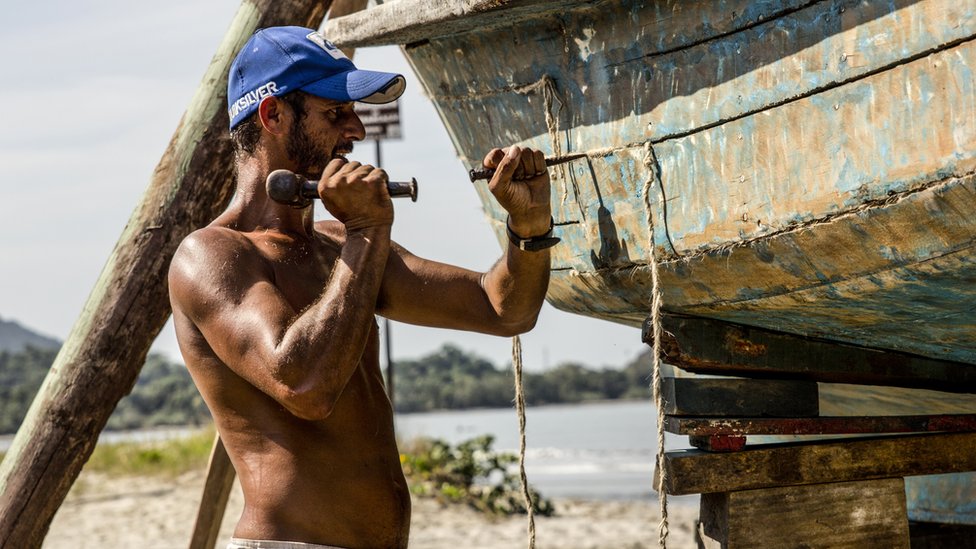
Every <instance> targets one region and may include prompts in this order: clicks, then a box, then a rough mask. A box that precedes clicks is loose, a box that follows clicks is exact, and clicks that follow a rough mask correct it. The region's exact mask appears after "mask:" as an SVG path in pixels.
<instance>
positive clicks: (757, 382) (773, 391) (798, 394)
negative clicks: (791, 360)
mask: <svg viewBox="0 0 976 549" xmlns="http://www.w3.org/2000/svg"><path fill="white" fill-rule="evenodd" d="M662 381H663V383H662V386H661V389H662V391H661V392H662V396H663V398H664V413H666V414H668V415H672V416H720V417H729V416H732V417H815V416H817V415H818V414H819V413H820V399H819V391H818V390H817V384H816V383H815V382H813V381H789V380H778V379H733V378H725V379H718V378H680V377H679V378H674V377H667V378H664V379H663V380H662Z"/></svg>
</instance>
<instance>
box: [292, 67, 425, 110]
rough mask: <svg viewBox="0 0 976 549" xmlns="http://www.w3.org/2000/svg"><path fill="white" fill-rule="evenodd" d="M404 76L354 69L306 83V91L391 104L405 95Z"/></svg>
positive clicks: (340, 98)
mask: <svg viewBox="0 0 976 549" xmlns="http://www.w3.org/2000/svg"><path fill="white" fill-rule="evenodd" d="M406 87H407V81H406V79H404V78H403V75H400V74H394V73H390V72H377V71H366V70H360V69H354V70H351V71H346V72H344V73H340V74H336V75H333V76H330V77H328V78H323V79H321V80H316V81H315V82H311V83H308V84H305V85H304V86H302V87H301V88H299V89H301V90H302V91H304V92H306V93H310V94H312V95H315V96H318V97H324V98H326V99H335V100H336V101H362V102H363V103H389V102H390V101H393V100H395V99H396V98H398V97H400V95H402V94H403V90H404V89H405V88H406Z"/></svg>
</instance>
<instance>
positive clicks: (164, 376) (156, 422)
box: [0, 347, 210, 434]
mask: <svg viewBox="0 0 976 549" xmlns="http://www.w3.org/2000/svg"><path fill="white" fill-rule="evenodd" d="M57 354H58V351H57V349H36V348H32V347H28V348H27V349H26V350H24V351H20V352H11V351H2V352H0V434H11V433H14V432H16V431H17V428H18V427H19V426H20V423H21V422H22V421H23V420H24V416H26V415H27V409H28V407H30V404H31V401H32V400H33V399H34V395H35V394H37V390H38V389H39V388H40V386H41V382H43V381H44V376H46V375H47V372H48V370H49V369H50V368H51V364H53V363H54V357H55V356H57ZM209 420H210V412H209V411H208V410H207V406H206V404H204V402H203V398H202V397H201V396H200V393H199V392H198V391H197V388H196V386H194V385H193V380H192V379H190V375H189V373H188V372H187V371H186V367H184V366H183V365H182V364H179V363H174V362H170V361H168V360H166V358H165V357H163V356H161V355H156V354H151V355H149V357H148V358H147V359H146V364H145V366H143V368H142V372H141V373H140V375H139V378H138V380H137V381H136V385H135V387H133V388H132V391H131V392H130V393H129V395H128V396H126V397H125V398H123V399H122V400H121V401H120V402H119V405H118V406H117V407H116V408H115V412H113V413H112V416H111V417H110V418H109V420H108V425H106V428H107V429H110V430H124V429H140V428H145V427H157V426H163V425H171V426H185V425H201V424H203V423H206V422H208V421H209Z"/></svg>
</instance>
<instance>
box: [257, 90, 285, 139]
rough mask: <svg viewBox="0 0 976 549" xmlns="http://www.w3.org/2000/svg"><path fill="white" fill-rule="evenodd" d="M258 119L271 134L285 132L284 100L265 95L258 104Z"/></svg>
mask: <svg viewBox="0 0 976 549" xmlns="http://www.w3.org/2000/svg"><path fill="white" fill-rule="evenodd" d="M258 119H259V120H260V121H261V126H263V127H264V129H265V130H267V131H268V132H269V133H271V134H273V135H283V134H284V133H285V132H286V128H285V126H286V125H287V119H288V109H286V108H285V104H284V102H282V101H281V100H280V99H278V98H277V97H275V96H273V95H271V96H268V97H265V98H264V99H262V100H261V103H259V104H258Z"/></svg>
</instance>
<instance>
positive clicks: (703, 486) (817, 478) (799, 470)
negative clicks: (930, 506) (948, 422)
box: [664, 433, 976, 495]
mask: <svg viewBox="0 0 976 549" xmlns="http://www.w3.org/2000/svg"><path fill="white" fill-rule="evenodd" d="M973 448H976V433H951V434H934V435H912V436H899V437H884V438H883V437H873V438H859V439H844V440H838V441H829V442H828V441H823V440H820V441H815V442H809V443H807V442H803V443H791V444H770V445H759V446H752V447H746V448H745V449H744V450H742V451H741V452H734V453H718V454H716V453H707V452H702V451H699V450H682V451H675V452H667V453H666V454H665V457H664V467H665V472H666V476H665V488H666V490H667V493H668V494H671V495H686V494H706V493H712V492H733V491H738V490H753V489H758V488H771V487H775V486H796V485H801V484H822V483H828V482H845V481H849V480H867V479H875V478H894V477H905V476H911V475H931V474H940V473H958V472H962V471H976V452H973Z"/></svg>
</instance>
